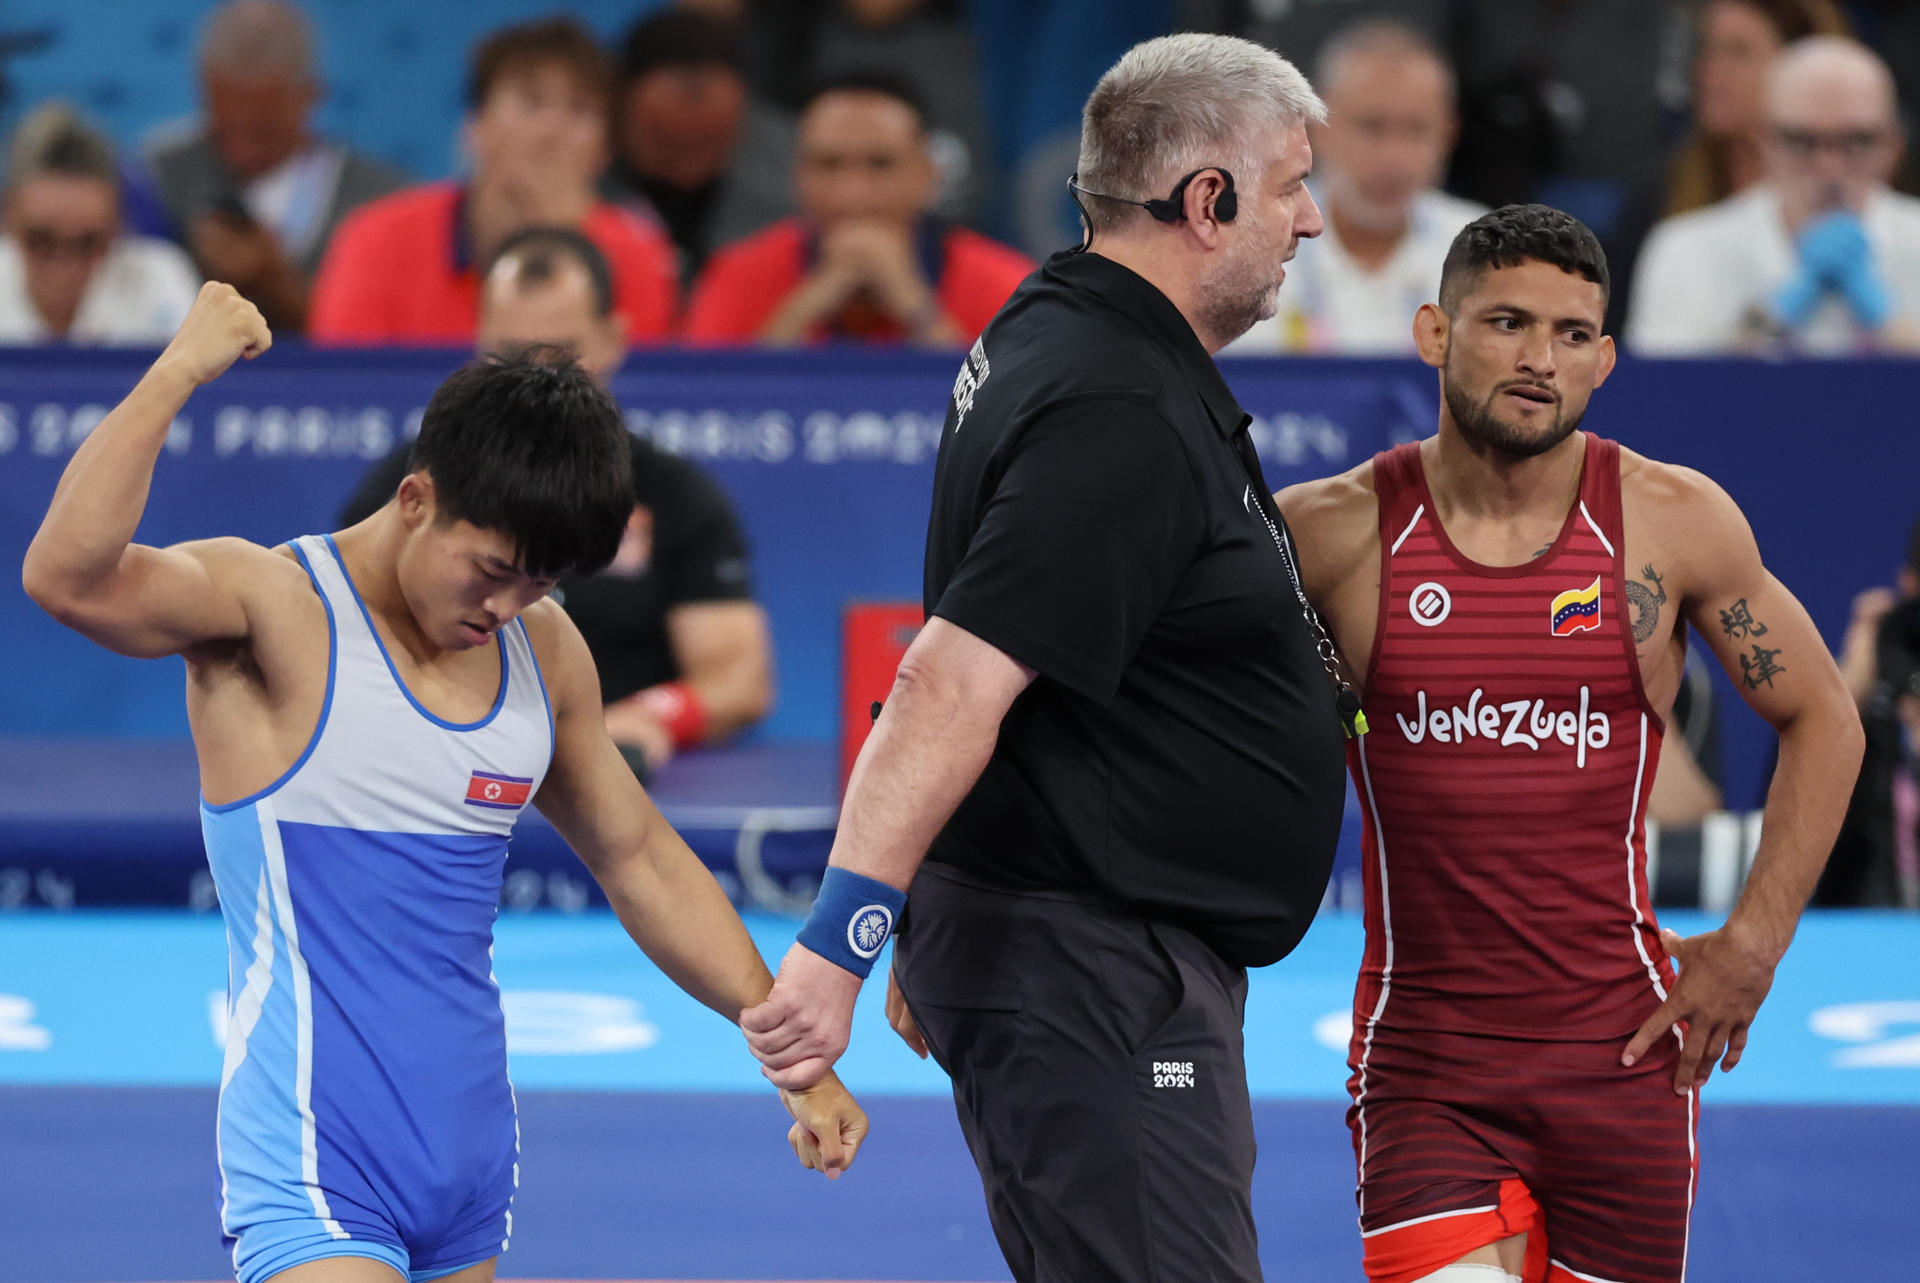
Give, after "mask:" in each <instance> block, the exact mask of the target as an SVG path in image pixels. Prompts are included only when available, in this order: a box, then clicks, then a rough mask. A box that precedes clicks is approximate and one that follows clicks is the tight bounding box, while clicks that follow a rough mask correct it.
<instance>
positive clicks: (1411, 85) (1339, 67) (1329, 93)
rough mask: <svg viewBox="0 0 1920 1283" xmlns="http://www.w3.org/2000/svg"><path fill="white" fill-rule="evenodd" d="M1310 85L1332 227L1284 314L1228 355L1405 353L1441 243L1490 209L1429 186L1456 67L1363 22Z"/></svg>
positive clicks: (1433, 292)
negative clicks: (1318, 110)
mask: <svg viewBox="0 0 1920 1283" xmlns="http://www.w3.org/2000/svg"><path fill="white" fill-rule="evenodd" d="M1313 82H1314V87H1315V88H1316V89H1318V90H1319V91H1320V95H1321V97H1322V98H1323V99H1325V101H1326V104H1327V123H1326V124H1325V125H1320V126H1316V127H1315V128H1314V129H1313V131H1312V136H1313V156H1314V174H1315V177H1314V182H1313V191H1314V195H1315V196H1316V197H1317V198H1318V199H1319V202H1320V208H1321V211H1322V212H1323V213H1324V214H1325V215H1326V220H1327V229H1326V231H1325V232H1323V233H1322V234H1321V236H1320V238H1319V240H1318V241H1315V242H1311V243H1308V244H1305V245H1302V246H1301V247H1300V253H1299V256H1298V257H1296V258H1295V259H1294V261H1293V263H1292V265H1291V266H1289V267H1288V269H1287V288H1286V290H1285V291H1284V292H1283V293H1282V294H1281V296H1280V311H1279V313H1278V314H1276V315H1275V316H1274V317H1273V318H1272V319H1270V320H1267V321H1263V322H1261V323H1260V324H1259V325H1256V326H1254V327H1253V328H1252V329H1251V330H1249V331H1247V333H1246V335H1245V337H1243V338H1241V339H1240V340H1239V341H1238V342H1236V343H1234V344H1233V345H1231V346H1230V347H1228V348H1227V349H1226V351H1225V352H1224V353H1223V355H1227V356H1258V355H1262V354H1269V353H1274V352H1333V353H1343V354H1349V355H1356V354H1365V355H1385V354H1391V353H1399V352H1407V353H1411V352H1412V351H1413V321H1412V317H1413V314H1414V312H1416V311H1418V310H1419V307H1420V305H1421V304H1422V303H1431V302H1433V301H1434V300H1435V299H1437V298H1438V297H1439V290H1440V266H1441V264H1442V263H1444V262H1445V261H1446V257H1447V247H1448V246H1449V245H1451V244H1452V243H1453V238H1454V236H1455V234H1456V233H1458V232H1459V230H1460V229H1461V228H1462V227H1465V226H1466V225H1467V224H1468V223H1471V222H1472V221H1473V220H1474V219H1476V218H1478V217H1480V215H1482V214H1484V213H1486V212H1487V210H1486V207H1485V206H1483V205H1476V204H1474V203H1473V202H1471V201H1464V200H1459V199H1457V198H1455V197H1453V196H1449V195H1447V194H1446V193H1445V192H1442V191H1440V190H1438V188H1437V186H1436V184H1438V183H1439V181H1440V177H1441V175H1442V174H1443V173H1445V172H1446V168H1447V157H1448V155H1449V154H1450V153H1451V152H1452V150H1453V141H1454V137H1455V135H1456V133H1457V132H1458V123H1457V121H1456V119H1455V116H1454V85H1453V69H1452V67H1451V66H1450V65H1449V64H1448V62H1447V59H1446V56H1445V55H1444V54H1442V53H1441V52H1440V50H1439V48H1438V47H1437V46H1435V45H1434V43H1433V42H1432V41H1431V40H1429V39H1428V38H1427V36H1426V35H1424V34H1423V33H1422V32H1421V31H1420V30H1419V29H1418V28H1416V27H1414V26H1412V25H1410V24H1408V23H1405V22H1401V21H1398V20H1397V19H1390V18H1369V19H1363V20H1362V21H1360V22H1357V23H1355V24H1353V25H1351V26H1349V27H1346V28H1343V29H1342V30H1341V31H1339V32H1337V33H1335V34H1334V36H1333V37H1332V38H1330V39H1329V40H1328V41H1327V43H1326V44H1325V45H1324V46H1323V47H1322V49H1321V53H1320V61H1319V65H1318V66H1317V67H1316V68H1315V74H1314V78H1313Z"/></svg>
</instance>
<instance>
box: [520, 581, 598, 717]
mask: <svg viewBox="0 0 1920 1283" xmlns="http://www.w3.org/2000/svg"><path fill="white" fill-rule="evenodd" d="M520 619H521V621H522V622H523V623H525V624H526V626H527V641H528V642H529V643H530V644H531V645H532V646H533V657H534V660H535V661H536V662H537V663H538V664H539V665H540V671H541V673H542V675H543V676H544V677H545V678H546V683H547V692H548V694H549V695H550V696H552V698H553V700H554V702H555V711H556V712H557V711H558V710H559V706H560V704H562V703H563V702H565V701H566V700H568V699H570V698H572V697H574V696H576V695H578V693H579V692H581V691H582V690H588V691H590V692H591V694H592V696H593V700H594V703H595V705H596V706H597V705H598V702H599V686H600V674H599V670H598V669H597V668H595V666H594V663H593V653H592V652H591V651H589V650H588V649H587V639H586V638H585V637H582V636H581V635H580V628H579V626H578V625H576V624H575V623H574V622H573V618H572V616H570V615H568V614H567V612H566V611H565V610H563V609H561V607H560V605H559V603H558V602H556V601H554V600H553V599H552V598H551V597H546V598H542V599H541V600H539V601H536V602H534V603H533V605H531V606H529V607H527V608H526V609H525V610H524V611H522V612H520Z"/></svg>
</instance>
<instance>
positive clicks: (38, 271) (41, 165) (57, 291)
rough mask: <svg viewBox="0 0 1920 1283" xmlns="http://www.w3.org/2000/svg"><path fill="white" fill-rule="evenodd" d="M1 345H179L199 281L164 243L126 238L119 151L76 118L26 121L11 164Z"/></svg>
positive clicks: (1, 269)
mask: <svg viewBox="0 0 1920 1283" xmlns="http://www.w3.org/2000/svg"><path fill="white" fill-rule="evenodd" d="M5 228H6V234H5V235H4V236H0V343H43V342H48V341H52V340H60V339H64V340H67V341H68V342H73V343H127V344H152V345H154V346H156V347H157V346H159V345H161V344H163V343H165V342H166V341H167V340H168V339H170V338H172V337H173V333H174V331H175V330H177V329H179V328H180V322H181V321H182V320H184V319H185V318H186V315H187V309H188V308H190V307H192V306H193V300H194V296H195V295H196V294H197V293H198V292H199V290H200V276H199V274H198V273H197V272H195V271H194V270H193V264H192V263H191V262H190V261H189V260H188V259H187V256H186V255H185V254H183V253H181V252H180V250H179V249H178V248H177V247H175V246H173V245H170V244H168V243H167V242H166V241H161V240H153V239H149V238H147V237H144V236H122V235H121V234H120V185H119V178H118V173H117V170H116V169H115V166H114V159H113V148H112V145H111V144H109V143H108V142H107V140H106V138H105V136H104V135H102V134H101V133H99V132H98V131H97V130H95V129H93V128H91V127H90V126H88V125H87V124H86V123H85V122H83V121H81V120H80V118H79V117H78V116H76V115H75V114H74V112H73V110H72V109H71V108H69V107H67V106H65V105H63V104H60V103H48V104H47V105H45V106H43V107H41V108H39V109H38V110H36V111H34V112H33V113H32V114H31V115H29V116H28V117H27V118H26V120H24V121H22V122H21V124H20V128H19V129H18V131H16V133H15V134H14V139H13V146H12V148H11V149H10V151H9V154H8V158H7V198H6V217H5Z"/></svg>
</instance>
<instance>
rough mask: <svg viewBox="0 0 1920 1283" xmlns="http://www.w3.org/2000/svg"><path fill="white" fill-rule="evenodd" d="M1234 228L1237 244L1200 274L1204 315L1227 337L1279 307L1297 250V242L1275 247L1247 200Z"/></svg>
mask: <svg viewBox="0 0 1920 1283" xmlns="http://www.w3.org/2000/svg"><path fill="white" fill-rule="evenodd" d="M1249 203H1251V202H1249ZM1233 228H1234V230H1235V232H1236V235H1235V236H1234V242H1235V243H1234V245H1233V247H1232V248H1231V249H1228V250H1227V251H1226V252H1224V253H1223V254H1221V255H1220V261H1219V262H1218V263H1217V264H1216V265H1215V266H1213V267H1211V268H1209V269H1208V270H1207V272H1206V274H1205V275H1203V276H1202V277H1201V278H1200V291H1199V293H1200V313H1201V319H1202V321H1203V322H1204V323H1205V327H1206V329H1207V330H1208V331H1209V332H1211V333H1212V334H1213V335H1215V336H1216V337H1218V338H1219V339H1220V340H1221V342H1222V343H1231V342H1233V340H1235V339H1237V338H1239V337H1240V336H1241V335H1242V334H1245V333H1246V332H1247V331H1248V330H1250V329H1252V328H1253V327H1254V326H1255V325H1257V324H1258V323H1260V322H1261V321H1265V320H1270V319H1271V318H1272V317H1273V316H1274V315H1275V314H1276V313H1277V312H1279V310H1280V285H1281V282H1282V281H1284V280H1285V279H1286V260H1287V259H1288V258H1289V257H1291V253H1292V250H1293V245H1292V244H1289V245H1287V246H1285V247H1284V248H1281V249H1279V250H1275V249H1274V248H1273V247H1272V245H1271V243H1270V241H1269V239H1268V236H1267V225H1266V223H1265V221H1264V220H1262V219H1261V218H1260V217H1259V216H1257V215H1256V214H1254V213H1253V211H1252V210H1250V209H1248V208H1247V207H1246V206H1245V205H1242V206H1241V211H1240V217H1239V219H1238V220H1237V221H1236V222H1235V223H1234V224H1233Z"/></svg>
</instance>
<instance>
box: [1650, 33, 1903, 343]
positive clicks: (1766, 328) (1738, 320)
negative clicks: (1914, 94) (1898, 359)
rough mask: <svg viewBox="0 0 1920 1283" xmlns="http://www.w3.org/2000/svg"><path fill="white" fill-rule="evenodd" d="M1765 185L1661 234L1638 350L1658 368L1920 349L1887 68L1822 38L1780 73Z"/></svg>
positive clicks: (1809, 42)
mask: <svg viewBox="0 0 1920 1283" xmlns="http://www.w3.org/2000/svg"><path fill="white" fill-rule="evenodd" d="M1767 112H1768V117H1769V121H1770V137H1769V138H1768V141H1767V146H1766V166H1767V178H1766V181H1765V182H1762V183H1759V184H1756V185H1755V186H1754V187H1752V188H1750V189H1748V190H1747V191H1745V192H1742V193H1741V194H1740V195H1738V196H1734V197H1731V198H1730V199H1728V200H1724V201H1721V202H1720V203H1719V204H1717V205H1710V206H1708V207H1707V208H1706V209H1703V210H1696V211H1694V212H1693V213H1689V214H1682V215H1679V216H1678V217H1675V218H1670V219H1667V220H1666V221H1664V222H1662V223H1659V224H1657V225H1656V226H1655V227H1654V229H1653V232H1652V233H1651V234H1650V235H1649V236H1648V237H1647V243H1646V247H1645V248H1644V249H1643V250H1642V251H1641V254H1640V265H1639V267H1638V269H1637V270H1636V272H1635V275H1634V285H1633V306H1632V311H1631V312H1630V313H1629V315H1628V319H1627V333H1626V340H1627V346H1628V347H1629V348H1630V349H1632V350H1633V351H1635V352H1639V353H1641V354H1643V355H1651V356H1695V355H1709V354H1715V353H1730V352H1776V351H1777V352H1794V353H1801V354H1811V355H1823V356H1846V355H1850V354H1854V353H1863V352H1888V351H1913V350H1915V349H1916V348H1920V200H1916V199H1914V198H1913V197H1910V196H1903V195H1900V194H1899V193H1897V192H1894V191H1893V190H1891V189H1890V188H1889V187H1888V182H1889V180H1890V179H1891V177H1892V175H1893V171H1894V167H1895V166H1896V165H1897V164H1898V162H1899V158H1900V148H1901V143H1902V136H1901V128H1900V123H1899V119H1900V117H1899V107H1898V103H1897V101H1896V98H1895V93H1894V87H1893V77H1892V75H1891V74H1890V73H1889V72H1888V70H1887V66H1886V64H1885V63H1883V62H1882V61H1881V60H1880V59H1879V57H1878V56H1877V55H1875V54H1874V53H1872V52H1871V51H1870V50H1868V49H1867V48H1866V47H1865V46H1864V45H1861V44H1858V43H1856V42H1854V41H1852V40H1846V39H1842V38H1840V37H1837V36H1813V37H1810V38H1808V39H1805V40H1801V41H1798V42H1796V43H1795V44H1793V45H1791V46H1789V47H1788V49H1787V50H1786V51H1785V52H1783V53H1782V54H1781V55H1780V57H1779V58H1778V59H1777V60H1776V61H1775V62H1774V65H1773V68H1772V70H1771V72H1770V74H1769V80H1768V86H1767Z"/></svg>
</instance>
